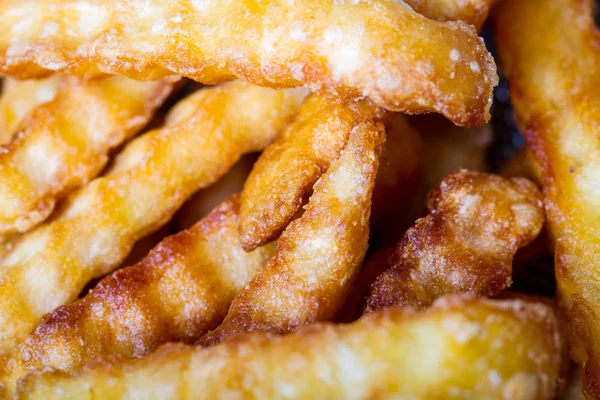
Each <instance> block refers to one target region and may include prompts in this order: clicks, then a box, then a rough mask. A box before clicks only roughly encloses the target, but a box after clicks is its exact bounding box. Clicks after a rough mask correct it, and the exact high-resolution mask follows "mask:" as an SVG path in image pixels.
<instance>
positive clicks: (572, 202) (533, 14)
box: [495, 0, 600, 399]
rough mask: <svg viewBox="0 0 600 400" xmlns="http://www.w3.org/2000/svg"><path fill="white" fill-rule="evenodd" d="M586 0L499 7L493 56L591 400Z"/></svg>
mask: <svg viewBox="0 0 600 400" xmlns="http://www.w3.org/2000/svg"><path fill="white" fill-rule="evenodd" d="M592 7H593V2H592V1H590V0H530V1H518V0H508V1H504V2H502V3H500V4H499V7H498V13H497V18H496V21H495V22H496V31H497V35H498V50H499V54H500V57H501V60H502V64H503V67H504V70H505V72H506V75H507V77H508V80H509V83H510V88H511V94H512V100H513V104H514V106H515V111H516V116H517V121H518V123H519V125H520V127H521V130H522V131H523V132H524V133H525V136H526V138H527V143H528V148H529V150H530V151H531V154H532V155H533V157H534V159H535V161H536V162H537V163H538V164H539V167H540V169H541V172H542V173H541V184H542V187H543V193H544V198H545V205H546V213H547V216H548V222H549V224H548V227H549V233H550V235H551V236H552V237H553V240H554V242H555V265H556V276H557V282H558V289H559V290H558V292H559V295H560V298H561V301H562V304H563V305H564V307H565V308H566V309H567V313H568V319H569V324H570V327H571V338H572V342H571V345H572V353H573V356H574V357H575V359H576V361H577V362H579V363H580V364H582V365H583V366H584V380H583V390H584V392H585V393H586V395H587V396H588V398H590V399H595V398H599V397H600V378H599V377H600V341H599V340H598V338H599V337H600V309H599V308H598V299H599V298H600V283H599V281H598V273H599V271H600V191H598V176H599V174H600V143H599V136H598V132H599V129H600V92H598V90H597V89H598V87H600V69H599V68H598V65H600V52H598V43H600V31H599V30H598V28H597V27H596V25H595V23H594V20H593V18H592Z"/></svg>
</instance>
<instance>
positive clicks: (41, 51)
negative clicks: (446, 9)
mask: <svg viewBox="0 0 600 400" xmlns="http://www.w3.org/2000/svg"><path fill="white" fill-rule="evenodd" d="M0 26H3V27H4V29H2V32H0V72H2V73H5V74H8V75H13V76H17V77H21V78H24V77H34V76H44V75H45V74H47V73H48V72H49V71H65V72H68V73H70V74H79V75H86V76H91V75H98V74H100V73H112V74H122V75H126V76H129V77H132V78H136V79H156V78H159V77H163V76H166V75H170V74H177V75H182V76H186V77H188V78H192V79H194V80H197V81H200V82H203V83H207V84H214V83H220V82H224V81H228V80H232V79H233V78H234V77H238V78H241V79H244V80H246V81H248V82H251V83H254V84H257V85H262V86H269V87H276V88H285V87H295V86H299V85H303V84H304V85H307V86H309V87H310V88H311V90H312V91H313V92H315V93H318V94H320V95H326V96H330V97H334V98H340V99H341V100H352V99H358V98H364V97H369V98H370V99H372V100H373V101H374V102H375V103H376V104H378V105H380V106H382V107H384V108H386V109H389V110H393V111H401V112H404V113H419V114H420V113H425V112H439V113H442V114H444V115H445V116H446V117H448V118H449V119H450V120H452V121H453V122H454V123H456V124H459V125H465V126H479V125H482V124H483V123H484V122H485V121H487V120H488V119H489V108H490V105H491V101H492V89H493V87H494V86H495V85H496V83H497V81H498V77H497V75H496V65H495V63H494V61H493V59H492V57H491V55H490V54H489V53H488V52H487V50H486V49H485V46H484V43H483V41H482V40H481V39H480V38H479V37H478V36H477V32H476V30H475V29H473V27H472V26H469V25H467V24H465V23H463V22H447V23H440V22H436V21H433V20H430V19H428V18H426V17H424V16H422V15H420V14H418V13H416V12H414V11H413V10H412V9H411V8H410V7H409V6H407V4H406V3H404V2H403V1H400V0H371V1H369V2H362V1H330V0H295V1H294V2H289V1H287V0H272V1H269V2H264V3H257V2H256V1H254V0H234V1H228V2H225V1H217V2H212V1H210V2H209V1H193V2H190V1H184V0H173V1H169V2H164V1H160V0H146V1H143V2H138V1H135V2H134V1H130V0H113V1H110V2H99V1H94V0H42V1H38V2H36V3H35V7H31V6H28V5H27V4H26V3H25V4H24V3H23V2H22V0H5V1H3V2H2V3H0Z"/></svg>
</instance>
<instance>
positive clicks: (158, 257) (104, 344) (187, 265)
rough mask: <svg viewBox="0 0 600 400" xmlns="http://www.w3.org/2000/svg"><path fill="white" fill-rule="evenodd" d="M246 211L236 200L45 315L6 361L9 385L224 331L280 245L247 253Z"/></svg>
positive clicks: (12, 388)
mask: <svg viewBox="0 0 600 400" xmlns="http://www.w3.org/2000/svg"><path fill="white" fill-rule="evenodd" d="M238 211H239V196H238V195H236V196H233V197H232V198H230V199H228V200H227V201H225V202H223V203H222V204H221V205H219V206H218V207H217V208H216V209H214V210H213V211H212V212H211V213H210V214H209V215H208V216H207V217H206V218H205V219H203V220H201V221H200V222H198V223H197V224H196V225H194V226H193V227H192V228H191V229H190V230H187V231H183V232H180V233H178V234H176V235H173V236H170V237H168V238H166V239H164V240H163V241H162V242H161V243H160V244H159V245H158V246H157V247H156V248H155V249H153V250H152V251H151V252H150V253H149V254H148V255H147V256H146V257H145V258H144V259H143V260H142V261H141V262H140V263H139V264H137V265H134V266H131V267H128V268H125V269H121V270H119V271H116V272H115V273H113V274H112V275H110V276H108V277H107V278H104V279H103V280H102V281H100V283H99V284H98V285H97V286H96V287H95V288H94V289H93V291H92V292H91V293H89V294H88V295H87V296H85V297H83V298H82V299H81V300H78V301H76V302H75V303H72V304H68V305H64V306H61V307H59V308H57V309H56V310H54V311H53V312H52V313H50V314H47V315H46V316H44V318H43V319H42V322H41V324H40V325H39V326H38V327H37V328H36V330H35V331H34V332H33V333H32V334H31V335H30V336H29V337H27V339H25V341H23V343H21V344H20V345H19V346H18V347H17V348H16V349H15V351H14V352H13V353H12V354H11V355H10V357H8V359H7V361H6V362H5V363H4V366H3V369H2V377H0V381H2V383H3V384H4V385H5V388H6V389H8V390H9V391H10V393H13V392H14V391H15V388H16V386H15V385H16V382H17V379H18V378H20V377H21V376H23V375H24V374H25V372H26V371H27V370H33V369H41V368H45V367H53V368H56V369H59V370H62V371H67V372H74V371H76V370H78V369H79V368H80V367H81V366H83V365H84V364H86V363H87V362H89V361H91V360H93V359H95V358H97V357H99V356H101V355H109V354H110V355H114V356H120V357H127V358H131V357H135V358H137V357H142V356H145V355H146V354H148V353H149V352H150V351H152V350H153V349H155V348H156V347H158V345H160V344H163V343H166V342H170V341H182V342H186V343H193V342H194V341H196V340H198V339H199V338H200V336H201V335H202V334H204V333H206V332H208V331H209V330H210V329H214V328H216V327H217V326H218V325H219V323H221V321H222V320H223V318H224V317H225V314H226V313H227V309H228V307H229V304H230V303H231V301H232V300H233V297H234V296H235V295H236V294H237V293H238V292H239V291H240V290H241V289H242V288H243V287H244V285H245V284H246V283H247V282H248V281H249V280H250V279H251V278H252V277H253V276H254V275H255V274H256V272H257V271H258V270H259V269H260V268H262V267H263V265H264V264H265V263H266V262H267V261H268V259H269V258H270V257H271V255H272V254H273V251H274V247H275V246H274V245H269V246H264V247H261V248H259V249H256V250H255V251H253V252H251V253H247V252H245V251H244V250H243V249H242V247H241V245H240V243H239V240H238V237H237V220H238Z"/></svg>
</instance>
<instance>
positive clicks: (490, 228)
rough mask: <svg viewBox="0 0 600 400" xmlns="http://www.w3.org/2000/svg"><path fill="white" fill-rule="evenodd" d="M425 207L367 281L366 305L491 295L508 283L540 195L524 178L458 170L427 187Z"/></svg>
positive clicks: (421, 304)
mask: <svg viewBox="0 0 600 400" xmlns="http://www.w3.org/2000/svg"><path fill="white" fill-rule="evenodd" d="M428 208H429V210H430V211H431V213H430V214H429V215H428V216H427V217H425V218H421V219H420V220H418V221H417V222H416V224H415V225H414V226H413V227H412V228H411V229H409V230H408V231H407V232H406V234H405V236H404V238H403V239H402V240H401V241H400V242H399V243H398V246H397V248H396V254H395V257H394V260H393V262H392V266H391V268H390V269H389V270H387V271H386V272H384V273H383V274H382V275H380V276H379V277H378V278H377V280H376V281H375V282H374V283H373V285H372V286H371V291H370V293H369V295H368V296H367V300H366V306H365V312H366V313H370V312H374V311H377V310H380V309H382V308H386V307H402V308H410V309H416V310H420V309H424V308H426V307H428V306H429V305H431V303H433V301H434V300H435V299H437V298H438V297H441V296H443V295H444V294H449V293H470V294H474V295H477V296H488V297H489V296H494V295H496V294H498V293H500V292H501V291H502V290H503V289H505V288H506V287H508V286H510V284H511V282H512V280H511V277H512V261H513V257H514V255H515V253H516V251H517V250H518V249H519V248H521V247H523V246H525V245H527V244H528V243H529V242H531V241H532V240H533V239H535V237H536V236H537V235H538V234H539V232H540V230H541V229H542V225H543V223H544V211H543V208H542V200H541V195H540V193H539V192H538V190H537V188H536V187H535V185H534V184H533V183H532V182H530V181H528V180H526V179H523V178H513V179H510V180H508V179H504V178H501V177H499V176H495V175H491V174H485V173H481V172H469V171H467V170H461V171H458V172H456V173H454V174H451V175H449V176H448V177H446V178H445V179H444V180H443V181H442V182H441V183H440V185H439V186H438V187H437V188H436V189H435V190H434V191H432V192H431V193H430V196H429V201H428Z"/></svg>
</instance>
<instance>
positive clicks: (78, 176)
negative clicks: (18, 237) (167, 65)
mask: <svg viewBox="0 0 600 400" xmlns="http://www.w3.org/2000/svg"><path fill="white" fill-rule="evenodd" d="M175 81H176V80H173V79H164V80H161V81H154V82H145V83H143V82H138V81H133V80H131V79H128V78H123V77H108V78H103V79H96V80H91V81H88V80H84V79H77V78H67V79H66V82H64V83H63V84H62V86H61V88H60V89H59V90H58V93H57V95H56V98H55V99H54V100H52V101H50V102H47V103H44V104H42V105H40V106H38V107H36V108H34V109H33V110H32V111H31V113H30V114H29V115H28V116H27V117H26V118H25V119H24V120H23V121H21V123H20V124H19V135H18V136H17V137H16V138H15V140H14V141H13V142H11V143H10V145H8V146H7V147H6V148H5V149H4V151H3V152H0V241H3V240H6V239H7V238H10V237H11V236H14V235H15V234H18V233H23V232H25V231H28V230H30V229H31V228H33V227H34V226H36V225H38V224H39V223H40V222H42V221H43V220H45V219H46V218H47V217H48V216H49V215H50V214H51V213H52V211H53V210H54V206H55V204H56V202H57V201H58V200H60V199H61V198H64V197H65V196H66V195H67V194H69V193H70V192H72V191H73V190H74V189H76V188H78V187H80V186H82V185H84V184H85V183H87V182H88V181H89V180H90V179H92V178H94V177H95V176H96V175H97V174H98V173H100V171H101V170H102V168H103V167H104V166H105V165H106V163H107V161H108V156H109V152H110V150H111V149H113V148H115V147H116V146H119V145H120V144H122V143H123V142H124V141H125V140H127V139H129V138H131V137H132V136H133V135H135V134H136V133H137V132H138V131H139V130H140V129H141V128H143V127H144V125H146V123H147V122H148V121H149V120H150V118H152V115H153V114H154V111H155V110H156V109H157V107H159V106H160V105H161V104H162V102H163V101H164V100H165V99H166V98H167V96H169V94H170V93H171V91H172V90H173V88H174V84H175Z"/></svg>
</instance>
